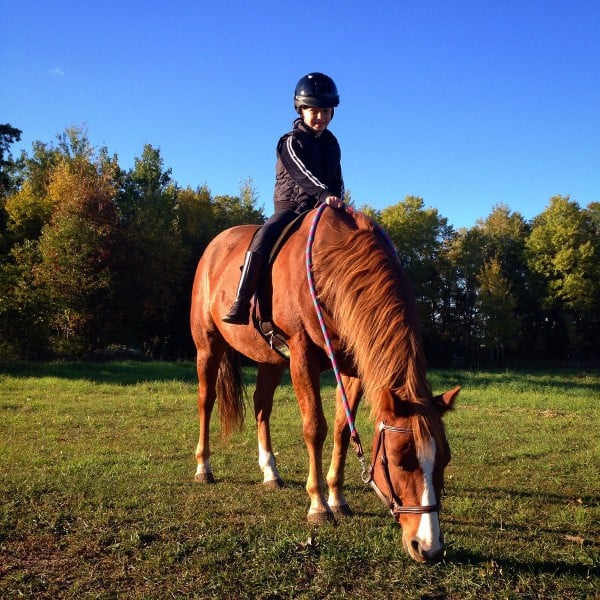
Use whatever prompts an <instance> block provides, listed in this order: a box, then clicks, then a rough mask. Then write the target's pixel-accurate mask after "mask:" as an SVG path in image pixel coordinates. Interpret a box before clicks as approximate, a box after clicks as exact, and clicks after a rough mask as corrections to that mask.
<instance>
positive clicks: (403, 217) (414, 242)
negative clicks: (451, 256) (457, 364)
mask: <svg viewBox="0 0 600 600" xmlns="http://www.w3.org/2000/svg"><path fill="white" fill-rule="evenodd" d="M379 221H380V223H381V225H382V226H383V227H384V228H385V230H386V231H387V232H388V234H389V236H390V238H391V239H392V241H393V242H394V244H395V246H396V249H397V251H398V256H399V258H400V262H401V263H402V265H403V266H404V268H405V269H406V272H407V274H408V277H409V279H410V281H411V282H412V284H413V287H414V289H415V294H416V296H417V301H418V304H419V310H420V312H421V321H422V324H423V335H424V337H425V339H426V340H428V341H429V343H428V346H429V348H428V354H429V355H430V356H433V354H434V353H435V352H437V353H442V352H443V349H442V348H441V347H440V345H441V340H442V338H443V337H444V334H443V332H442V325H443V323H442V315H443V311H442V307H443V305H444V304H445V303H447V302H448V298H447V297H446V294H445V292H446V290H445V286H444V277H445V273H446V272H447V268H446V267H447V265H446V261H445V255H444V253H443V249H444V248H445V246H446V244H447V243H448V242H449V240H451V239H452V236H453V229H452V227H451V226H449V225H448V221H447V219H445V218H444V217H442V216H441V215H440V214H439V212H438V211H437V209H435V208H425V205H424V202H423V199H422V198H417V197H415V196H407V197H406V198H405V199H404V201H402V202H398V203H397V204H395V205H393V206H390V207H387V208H384V209H383V210H382V211H381V213H380V214H379Z"/></svg>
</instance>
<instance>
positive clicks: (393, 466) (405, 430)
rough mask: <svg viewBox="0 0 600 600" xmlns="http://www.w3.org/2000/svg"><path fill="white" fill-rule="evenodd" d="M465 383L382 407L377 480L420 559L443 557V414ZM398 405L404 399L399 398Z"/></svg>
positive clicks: (447, 454)
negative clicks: (385, 409) (390, 407)
mask: <svg viewBox="0 0 600 600" xmlns="http://www.w3.org/2000/svg"><path fill="white" fill-rule="evenodd" d="M459 390H460V388H455V389H454V390H452V391H450V392H446V393H445V394H443V395H440V396H436V397H435V398H432V399H431V402H428V403H427V404H424V405H417V404H414V403H409V402H402V403H401V404H402V405H403V407H402V409H401V410H397V409H396V410H394V411H393V412H391V411H390V412H382V413H381V414H380V416H379V418H378V422H377V425H376V429H375V437H374V440H373V459H372V463H371V464H372V467H371V474H370V476H371V481H370V482H371V486H372V487H373V489H374V490H375V491H376V492H377V495H378V496H379V497H380V498H381V500H383V502H384V503H385V504H386V505H387V506H388V507H389V509H390V511H391V513H392V514H393V516H394V518H395V519H396V520H397V521H398V523H399V524H400V525H401V527H402V543H403V545H404V548H405V549H406V551H407V552H408V554H409V555H410V556H411V557H412V558H413V559H414V560H416V561H417V562H426V561H433V560H437V559H439V558H441V556H442V554H443V550H444V536H443V534H442V531H441V528H440V520H439V511H440V502H441V494H442V488H443V484H444V469H445V468H446V465H447V464H448V462H449V461H450V447H449V445H448V442H447V440H446V434H445V431H444V427H443V424H442V421H441V415H442V414H443V413H444V412H446V411H447V410H449V409H450V408H452V404H453V403H454V400H455V399H456V396H457V395H458V392H459ZM396 406H398V403H396Z"/></svg>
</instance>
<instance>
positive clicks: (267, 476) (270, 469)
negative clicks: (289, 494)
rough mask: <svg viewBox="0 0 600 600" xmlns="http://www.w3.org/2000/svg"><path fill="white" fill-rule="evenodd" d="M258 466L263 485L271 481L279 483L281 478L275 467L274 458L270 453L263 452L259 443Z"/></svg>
mask: <svg viewBox="0 0 600 600" xmlns="http://www.w3.org/2000/svg"><path fill="white" fill-rule="evenodd" d="M258 466H259V467H260V470H261V471H262V473H263V483H265V484H267V483H269V482H271V481H279V482H281V481H282V480H281V477H280V476H279V472H278V471H277V467H276V466H275V457H274V456H273V453H272V452H269V451H268V450H265V449H264V448H263V447H262V445H261V443H260V442H259V443H258Z"/></svg>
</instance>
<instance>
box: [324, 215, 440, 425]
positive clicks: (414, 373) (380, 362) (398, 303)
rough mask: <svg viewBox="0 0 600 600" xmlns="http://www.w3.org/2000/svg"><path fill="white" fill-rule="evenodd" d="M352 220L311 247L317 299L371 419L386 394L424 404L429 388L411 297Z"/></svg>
mask: <svg viewBox="0 0 600 600" xmlns="http://www.w3.org/2000/svg"><path fill="white" fill-rule="evenodd" d="M354 219H355V222H356V225H357V228H356V229H350V230H349V231H347V232H345V233H344V234H343V235H341V236H330V237H331V239H328V240H321V242H320V243H319V244H318V247H315V251H314V254H313V257H314V265H315V280H316V288H317V291H318V294H319V298H320V300H321V302H322V304H323V306H324V307H325V308H326V310H327V311H328V312H329V313H330V314H331V315H332V317H333V320H334V322H335V324H336V327H337V328H338V333H339V335H340V338H341V340H342V342H343V344H344V346H345V349H346V351H347V352H348V353H349V354H350V355H351V356H352V357H353V360H354V363H355V366H356V369H357V371H358V374H359V376H360V378H361V381H362V384H363V388H364V391H365V396H366V399H367V401H368V402H369V403H370V404H371V410H372V413H374V414H377V413H379V410H380V408H381V406H380V405H379V404H380V403H381V402H383V401H384V399H385V397H386V396H387V397H388V398H389V393H388V394H386V393H385V392H386V390H387V391H389V392H392V393H393V394H394V395H395V396H397V397H399V398H402V399H405V400H409V401H411V402H415V403H423V402H426V401H428V400H429V399H430V398H431V388H430V387H429V384H428V383H427V379H426V374H425V359H424V355H423V348H422V343H421V337H420V328H419V320H418V314H417V307H416V302H415V298H414V293H413V291H412V288H411V286H410V284H409V282H408V280H407V279H406V276H405V274H404V272H403V270H402V268H401V267H400V264H399V263H398V260H397V259H396V257H395V256H394V254H393V252H392V250H391V248H390V247H388V245H387V244H386V241H385V239H384V238H383V237H382V236H381V234H380V233H378V232H377V231H376V229H375V228H374V226H373V223H372V222H371V221H370V220H369V219H367V217H365V216H364V215H361V214H360V213H358V214H356V215H355V216H354ZM333 238H337V239H335V240H334V239H333ZM418 412H420V411H418ZM418 428H419V429H421V428H422V427H421V426H418Z"/></svg>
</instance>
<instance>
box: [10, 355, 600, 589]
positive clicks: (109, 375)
mask: <svg viewBox="0 0 600 600" xmlns="http://www.w3.org/2000/svg"><path fill="white" fill-rule="evenodd" d="M252 373H253V372H252V369H246V374H247V376H248V378H249V380H250V381H251V377H252ZM430 379H431V382H432V384H433V385H434V388H435V389H436V390H437V391H442V390H443V389H448V388H450V387H453V386H454V385H455V384H457V383H460V384H461V385H462V386H463V392H462V393H461V396H460V397H459V401H458V405H457V408H456V410H455V411H454V412H452V413H450V414H449V415H447V417H446V424H447V430H448V437H449V439H450V443H451V446H452V451H453V458H452V462H451V464H450V466H449V468H448V470H447V479H446V496H445V498H444V511H443V513H442V526H443V529H444V533H445V536H446V542H447V554H446V557H445V560H444V561H442V562H441V563H439V564H436V565H430V566H420V565H417V564H416V563H413V562H412V561H411V560H410V559H409V558H408V557H407V556H406V555H405V553H404V552H403V550H402V547H401V541H400V531H399V529H398V527H397V526H396V525H395V523H394V522H393V520H392V518H391V517H390V516H389V514H387V513H386V511H385V509H384V508H383V507H382V505H381V504H380V502H379V500H378V499H377V497H376V496H375V494H373V492H371V491H369V490H368V489H366V488H365V486H364V485H363V484H362V482H361V480H360V469H359V465H358V463H357V461H356V459H355V458H354V457H353V456H351V457H349V462H348V469H347V498H348V500H349V502H350V503H351V506H352V507H353V509H354V510H355V513H356V514H355V516H354V517H353V518H351V519H346V520H343V521H341V522H340V523H339V525H338V526H332V525H331V526H330V525H328V526H325V527H322V528H319V529H313V528H312V527H310V526H309V525H307V524H306V522H305V517H306V511H307V509H308V498H307V496H306V492H305V491H304V482H305V478H306V474H307V472H306V453H305V450H304V445H303V443H302V439H301V430H300V419H299V410H298V407H297V405H296V402H295V399H294V396H293V392H292V390H291V387H290V385H289V381H288V382H286V383H284V385H283V386H282V387H281V388H280V389H279V390H278V392H277V397H276V405H275V409H274V414H273V419H272V425H273V439H274V445H275V451H276V452H277V453H278V454H277V459H278V467H279V470H280V472H281V474H282V476H283V477H284V479H285V481H286V487H285V488H284V489H282V490H277V491H270V490H266V489H263V487H262V486H261V485H260V473H259V470H258V466H257V455H256V437H255V434H254V427H253V425H252V419H251V410H249V413H248V422H247V424H246V428H245V430H244V431H243V432H241V433H239V434H236V435H234V437H233V438H232V439H231V440H229V441H224V440H221V439H220V438H219V434H218V423H217V422H216V420H215V422H214V423H213V438H212V440H213V459H212V463H213V467H214V470H215V475H216V477H217V484H216V485H214V486H200V485H197V484H195V483H194V482H193V473H194V468H195V465H194V456H193V454H194V448H195V444H196V441H197V425H196V407H195V392H196V380H195V374H194V370H193V366H192V365H191V364H186V363H177V364H174V363H173V364H170V363H103V364H79V363H52V364H36V365H33V364H25V365H19V366H12V367H5V368H4V369H0V493H1V494H2V497H1V508H0V597H1V598H6V599H9V598H21V597H31V598H106V599H108V598H230V599H233V598H273V599H274V598H306V599H308V598H310V599H313V598H392V597H393V598H409V599H411V598H415V599H417V598H418V599H433V598H460V599H462V598H473V599H475V598H595V597H598V596H600V584H599V569H598V566H599V562H600V561H599V557H600V525H599V522H600V509H599V502H598V499H599V497H600V473H599V462H600V458H599V457H600V446H599V442H598V430H599V424H600V423H599V421H600V418H599V416H598V415H599V410H598V408H599V407H598V400H599V398H600V373H599V372H587V373H584V372H579V371H560V372H556V371H537V372H529V373H525V372H490V371H486V372H465V371H434V372H432V373H431V376H430ZM323 386H324V397H325V398H326V404H327V412H328V415H330V416H331V415H332V412H333V407H332V402H331V399H332V398H333V394H334V386H333V380H332V378H331V377H330V376H326V377H324V381H323ZM250 391H251V390H250ZM367 415H368V410H367V408H366V407H365V408H363V409H362V410H361V411H360V414H359V418H358V423H357V424H358V428H359V431H360V432H361V434H362V438H363V443H364V445H365V446H366V447H369V448H370V441H371V435H372V429H373V424H372V423H371V422H370V421H369V419H368V416H367ZM329 420H330V422H331V418H330V419H329Z"/></svg>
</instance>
